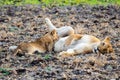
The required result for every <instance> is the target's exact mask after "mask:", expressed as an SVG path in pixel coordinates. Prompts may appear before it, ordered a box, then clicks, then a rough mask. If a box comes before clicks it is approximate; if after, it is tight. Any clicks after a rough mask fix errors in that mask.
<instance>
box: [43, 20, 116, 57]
mask: <svg viewBox="0 0 120 80" xmlns="http://www.w3.org/2000/svg"><path fill="white" fill-rule="evenodd" d="M45 21H46V23H47V24H48V28H49V31H51V30H53V29H55V30H57V33H58V36H59V37H60V38H59V40H58V41H56V42H55V45H54V51H55V52H60V53H59V55H60V56H64V55H66V56H71V55H76V54H81V53H84V54H85V53H90V52H94V53H97V54H98V56H100V54H101V53H102V54H104V53H114V50H113V48H112V45H111V43H110V37H106V38H105V39H104V40H100V39H98V38H96V37H95V36H92V35H81V34H75V33H74V30H73V28H72V27H70V26H68V27H65V26H64V27H60V28H56V27H55V26H54V25H53V24H52V23H51V21H50V20H49V18H45ZM66 35H68V36H66ZM63 36H66V37H63Z"/></svg>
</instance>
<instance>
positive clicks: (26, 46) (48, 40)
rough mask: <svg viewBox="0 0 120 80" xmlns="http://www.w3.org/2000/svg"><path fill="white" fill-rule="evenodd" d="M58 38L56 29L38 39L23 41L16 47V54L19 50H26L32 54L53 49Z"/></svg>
mask: <svg viewBox="0 0 120 80" xmlns="http://www.w3.org/2000/svg"><path fill="white" fill-rule="evenodd" d="M56 40H58V35H57V33H56V30H52V31H51V32H49V33H47V34H45V35H44V36H43V37H41V38H39V39H36V40H35V41H32V42H23V43H21V44H20V45H18V47H17V48H16V49H15V52H14V55H16V54H17V53H19V52H25V53H28V54H30V55H32V54H33V53H34V52H35V51H38V52H40V53H44V52H46V51H49V52H50V51H52V49H53V46H54V43H55V42H56Z"/></svg>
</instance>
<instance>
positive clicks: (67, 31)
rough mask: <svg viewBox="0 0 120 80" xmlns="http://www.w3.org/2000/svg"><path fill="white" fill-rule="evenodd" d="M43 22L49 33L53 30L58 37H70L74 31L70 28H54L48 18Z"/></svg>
mask: <svg viewBox="0 0 120 80" xmlns="http://www.w3.org/2000/svg"><path fill="white" fill-rule="evenodd" d="M45 21H46V23H47V25H48V28H49V31H52V30H53V29H55V30H56V31H57V33H58V36H59V37H64V36H66V35H70V34H72V33H74V29H73V28H72V27H71V26H62V27H60V28H56V27H55V26H54V25H53V24H52V22H51V21H50V19H49V18H45Z"/></svg>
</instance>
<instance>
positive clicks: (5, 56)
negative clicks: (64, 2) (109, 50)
mask: <svg viewBox="0 0 120 80" xmlns="http://www.w3.org/2000/svg"><path fill="white" fill-rule="evenodd" d="M46 17H48V18H50V20H51V21H52V23H53V24H54V25H55V26H56V27H61V26H64V25H68V26H71V27H73V28H74V29H75V31H76V33H80V34H90V35H94V36H96V37H98V38H100V39H101V40H103V39H104V38H105V37H106V36H110V37H111V43H112V45H113V48H114V50H115V55H116V58H115V59H113V58H111V56H110V54H105V55H102V56H101V57H100V58H99V59H97V58H96V56H97V54H94V53H90V54H81V55H76V56H72V57H67V58H58V57H57V55H58V53H54V52H52V54H50V53H44V54H39V53H36V54H35V55H33V56H30V55H24V54H21V55H17V56H13V51H11V50H10V49H9V48H10V47H12V46H15V45H18V44H19V43H20V42H26V41H33V40H35V39H36V38H39V37H41V36H43V35H44V34H45V33H47V31H48V28H47V25H46V23H45V20H44V19H45V18H46ZM0 68H5V69H6V70H1V69H0V80H120V7H119V6H106V7H103V6H95V7H90V6H83V5H80V6H72V7H53V8H44V7H43V8H42V7H40V6H31V5H27V6H19V7H17V6H4V7H1V8H0Z"/></svg>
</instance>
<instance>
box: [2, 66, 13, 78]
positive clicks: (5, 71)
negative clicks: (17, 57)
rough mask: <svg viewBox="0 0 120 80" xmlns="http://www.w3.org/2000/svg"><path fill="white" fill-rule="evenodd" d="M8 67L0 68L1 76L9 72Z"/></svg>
mask: <svg viewBox="0 0 120 80" xmlns="http://www.w3.org/2000/svg"><path fill="white" fill-rule="evenodd" d="M10 70H12V69H10V68H0V73H2V75H3V76H7V75H9V74H10Z"/></svg>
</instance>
